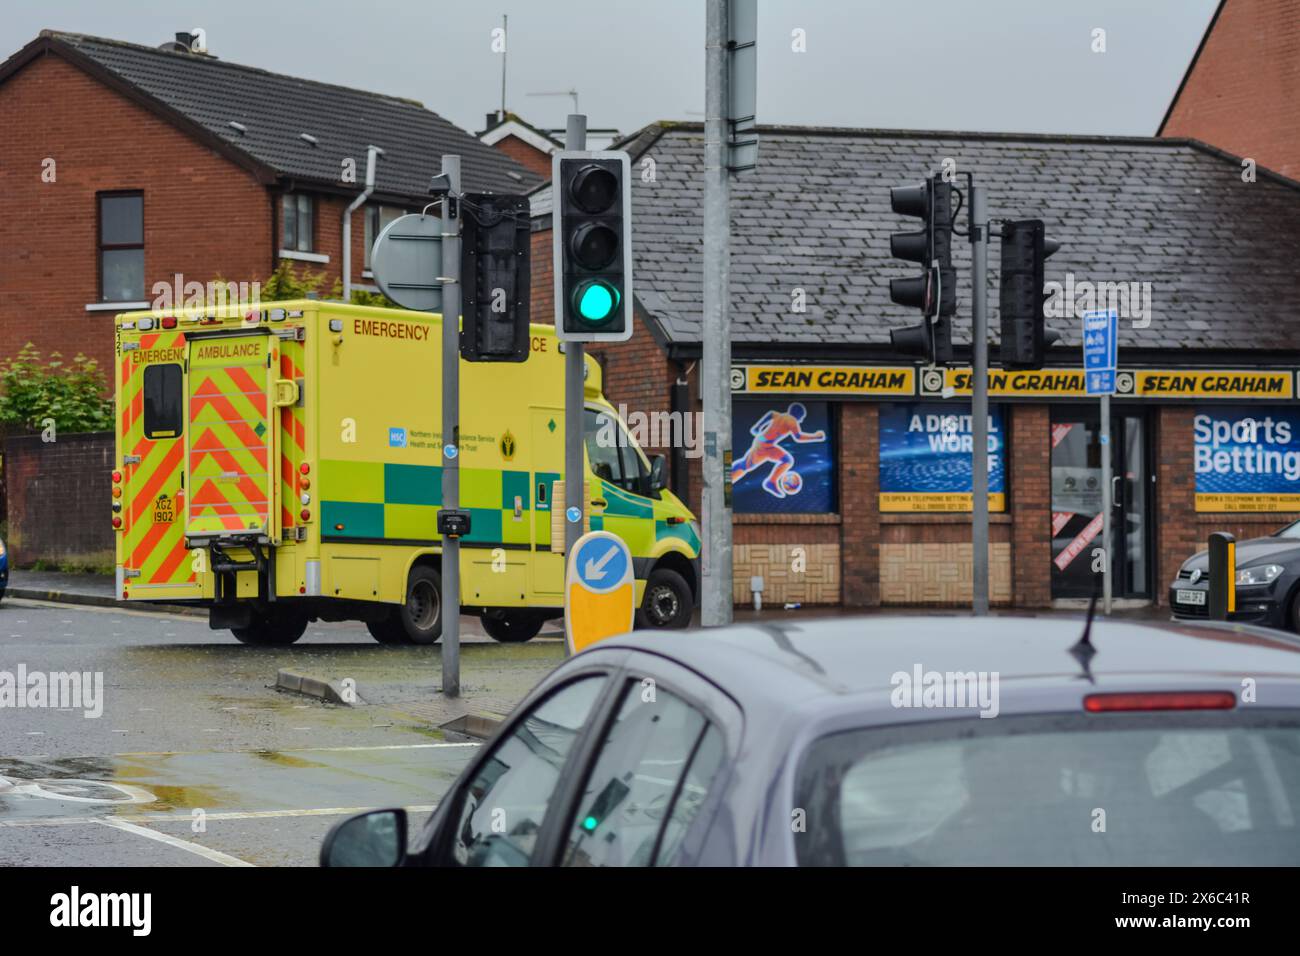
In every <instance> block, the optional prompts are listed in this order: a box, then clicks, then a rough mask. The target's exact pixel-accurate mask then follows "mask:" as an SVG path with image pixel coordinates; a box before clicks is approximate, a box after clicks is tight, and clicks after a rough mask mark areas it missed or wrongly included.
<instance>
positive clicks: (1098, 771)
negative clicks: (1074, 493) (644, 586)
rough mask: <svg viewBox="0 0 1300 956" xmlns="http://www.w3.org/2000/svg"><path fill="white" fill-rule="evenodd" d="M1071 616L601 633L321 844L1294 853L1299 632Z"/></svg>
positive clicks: (352, 861) (381, 849)
mask: <svg viewBox="0 0 1300 956" xmlns="http://www.w3.org/2000/svg"><path fill="white" fill-rule="evenodd" d="M1083 630H1084V622H1083V621H1082V620H1080V619H1060V618H1052V619H1044V618H1029V617H1024V618H1015V617H984V618H970V617H960V616H956V615H953V616H931V617H908V618H904V617H899V618H865V619H857V620H854V619H829V620H821V621H813V622H806V623H799V624H786V623H781V624H766V625H751V626H743V627H739V626H738V627H731V628H725V629H719V630H716V631H694V632H677V633H673V632H663V631H659V632H655V633H653V634H649V633H647V632H642V633H640V634H634V635H628V636H625V637H619V638H615V639H611V640H609V641H606V642H603V643H601V644H599V645H597V646H596V647H594V648H593V649H591V650H589V651H586V652H584V653H582V654H579V655H577V656H576V657H574V658H572V659H570V660H568V661H566V662H565V663H564V664H562V665H561V666H560V667H558V668H557V669H556V670H555V671H554V672H552V674H551V675H550V676H548V677H547V678H546V679H545V680H543V681H542V683H541V684H540V685H538V687H537V688H535V689H534V690H533V691H532V693H531V694H530V695H529V696H528V697H527V698H526V699H525V700H524V701H523V702H522V703H521V704H520V705H519V706H518V707H517V708H516V709H515V712H514V713H513V714H512V715H511V716H510V717H509V718H508V719H507V720H506V721H505V722H504V723H503V725H502V727H501V728H500V730H499V731H498V732H497V734H496V735H495V736H494V738H493V739H492V740H491V741H489V742H488V743H486V744H484V745H483V747H482V748H481V750H480V752H479V753H478V754H477V755H476V756H475V758H474V759H473V761H472V762H471V763H470V764H469V765H468V766H467V767H466V768H465V770H464V772H463V773H462V774H461V776H460V779H459V780H458V781H457V782H456V783H455V784H453V786H452V787H451V789H450V790H449V791H448V792H447V793H446V794H445V795H443V796H441V798H440V802H439V804H438V809H437V810H436V811H435V812H434V814H433V815H432V816H431V817H430V818H429V820H428V821H427V823H426V824H425V826H424V827H423V829H422V831H421V833H420V834H419V836H418V838H417V839H415V840H414V841H413V843H412V845H411V846H410V848H409V850H408V843H407V833H406V829H407V818H406V813H405V812H404V811H403V810H400V809H393V810H376V811H372V812H370V813H366V814H362V815H360V816H355V817H352V818H350V819H348V820H345V821H342V822H341V823H339V824H337V825H336V826H335V827H334V828H333V829H332V830H331V831H330V833H329V835H328V836H327V837H326V839H325V842H324V845H323V846H322V848H321V863H322V865H325V866H348V865H352V866H357V865H360V866H447V867H479V866H641V865H650V866H655V865H678V866H738V865H796V864H797V865H803V866H821V865H837V866H838V865H857V866H871V865H931V864H938V865H943V864H982V865H998V864H1002V865H1029V864H1033V865H1059V866H1079V865H1115V866H1130V865H1132V866H1153V865H1155V866H1164V865H1212V866H1233V865H1263V864H1272V865H1281V864H1294V863H1295V862H1296V860H1297V859H1300V641H1297V640H1295V639H1293V638H1291V637H1289V636H1287V635H1280V634H1277V633H1276V632H1271V631H1265V630H1262V629H1258V628H1252V627H1249V626H1244V625H1229V624H1223V623H1220V622H1203V623H1197V624H1172V623H1165V624H1158V625H1150V624H1135V623H1123V622H1118V621H1096V622H1094V623H1093V625H1092V628H1091V632H1090V634H1089V638H1088V640H1087V641H1086V642H1082V643H1081V642H1080V636H1081V633H1082V632H1083ZM1247 687H1249V689H1250V690H1249V693H1246V692H1245V689H1246V688H1247ZM934 688H937V690H935V692H933V693H932V689H934ZM950 691H952V693H950ZM989 718H992V719H989Z"/></svg>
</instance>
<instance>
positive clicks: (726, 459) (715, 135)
mask: <svg viewBox="0 0 1300 956" xmlns="http://www.w3.org/2000/svg"><path fill="white" fill-rule="evenodd" d="M727 6H728V5H727V0H708V3H707V6H706V8H705V40H704V73H705V96H704V100H705V102H704V112H705V117H704V334H703V362H702V363H701V368H700V398H701V399H702V401H703V403H704V461H703V478H704V490H703V501H702V511H703V514H702V515H701V517H702V518H703V524H704V529H703V530H704V541H703V542H702V544H703V552H704V553H703V555H702V565H703V572H704V574H703V577H704V583H703V593H702V595H701V605H700V619H701V623H703V624H704V626H705V627H714V626H718V625H723V624H730V623H731V618H732V607H731V590H732V583H731V582H732V572H731V474H730V471H731V315H730V312H729V302H728V296H729V293H730V272H731V265H730V258H731V252H730V248H729V246H730V243H729V241H728V238H729V236H730V233H731V223H730V221H729V220H730V199H731V196H730V191H731V182H730V175H729V171H728V169H727V140H728V129H727V111H728V91H727V38H728V24H727Z"/></svg>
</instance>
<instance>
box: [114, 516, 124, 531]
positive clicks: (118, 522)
mask: <svg viewBox="0 0 1300 956" xmlns="http://www.w3.org/2000/svg"><path fill="white" fill-rule="evenodd" d="M113 527H114V528H120V527H122V519H121V518H120V517H119V516H118V515H113Z"/></svg>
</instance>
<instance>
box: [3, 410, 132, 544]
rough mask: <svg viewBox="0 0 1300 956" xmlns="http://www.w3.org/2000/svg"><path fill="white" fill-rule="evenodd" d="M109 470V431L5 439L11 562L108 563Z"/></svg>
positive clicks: (109, 539) (110, 542)
mask: <svg viewBox="0 0 1300 956" xmlns="http://www.w3.org/2000/svg"><path fill="white" fill-rule="evenodd" d="M112 471H113V433H112V432H90V433H87V434H81V435H58V436H56V440H55V441H53V442H48V443H47V442H43V441H41V436H40V435H29V436H24V437H21V438H10V439H7V440H6V441H5V443H4V478H5V486H6V489H7V491H8V517H9V537H8V539H7V540H6V542H5V543H6V544H7V545H8V547H9V559H10V562H11V564H14V565H29V564H31V563H32V562H34V561H38V560H39V561H46V562H49V563H51V564H60V563H71V564H77V565H83V566H104V567H111V566H112V564H113V527H112V525H111V524H110V523H109V520H110V518H111V517H112V512H111V511H110V510H109V502H110V501H112V499H111V498H110V497H109V489H110V488H111V487H112V484H111V482H110V479H109V476H110V475H111V474H112Z"/></svg>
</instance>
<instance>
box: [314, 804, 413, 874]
mask: <svg viewBox="0 0 1300 956" xmlns="http://www.w3.org/2000/svg"><path fill="white" fill-rule="evenodd" d="M405 859H406V811H405V810H402V809H400V808H399V809H396V810H371V811H369V812H368V813H359V814H357V815H356V816H354V817H348V818H347V819H346V820H343V821H341V822H339V823H336V824H334V826H333V827H331V828H330V832H329V833H327V834H325V841H324V842H323V843H322V844H321V848H320V865H321V866H327V867H341V866H401V864H402V863H403V861H405Z"/></svg>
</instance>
